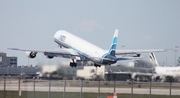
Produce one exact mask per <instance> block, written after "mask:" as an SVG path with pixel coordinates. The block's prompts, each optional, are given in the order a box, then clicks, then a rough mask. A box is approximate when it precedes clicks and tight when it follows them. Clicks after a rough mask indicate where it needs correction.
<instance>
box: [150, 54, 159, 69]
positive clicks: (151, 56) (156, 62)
mask: <svg viewBox="0 0 180 98" xmlns="http://www.w3.org/2000/svg"><path fill="white" fill-rule="evenodd" d="M149 57H150V61H151V62H152V63H153V64H154V65H155V66H159V64H158V61H157V59H156V56H155V54H154V53H149Z"/></svg>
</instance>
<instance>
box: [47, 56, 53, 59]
mask: <svg viewBox="0 0 180 98" xmlns="http://www.w3.org/2000/svg"><path fill="white" fill-rule="evenodd" d="M46 58H48V59H52V58H54V57H53V56H46Z"/></svg>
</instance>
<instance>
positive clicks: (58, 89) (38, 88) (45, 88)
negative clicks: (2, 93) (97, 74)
mask: <svg viewBox="0 0 180 98" xmlns="http://www.w3.org/2000/svg"><path fill="white" fill-rule="evenodd" d="M0 90H4V86H3V85H2V84H1V85H0ZM6 90H7V91H10V90H11V91H18V85H7V86H6ZM20 90H21V91H33V90H34V87H33V86H32V85H29V86H27V85H21V87H20ZM49 90H50V91H51V92H64V87H57V86H51V87H50V88H49V86H48V85H47V86H36V87H35V91H36V92H38V91H45V92H48V91H49ZM65 91H66V92H81V88H80V87H66V88H65ZM82 92H93V93H98V87H83V88H82ZM113 92H114V88H112V87H111V88H109V87H101V88H100V93H113ZM169 92H170V90H169V89H163V88H162V89H159V88H156V89H155V88H153V89H151V94H156V95H169V94H170V93H169ZM116 93H118V94H122V93H123V94H127V93H128V94H130V93H131V88H116ZM133 93H134V94H149V93H150V90H149V88H134V89H133ZM171 95H180V90H179V89H172V90H171Z"/></svg>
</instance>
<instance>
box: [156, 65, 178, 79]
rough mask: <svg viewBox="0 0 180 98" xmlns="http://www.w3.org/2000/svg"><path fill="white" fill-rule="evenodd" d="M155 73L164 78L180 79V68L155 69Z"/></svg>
mask: <svg viewBox="0 0 180 98" xmlns="http://www.w3.org/2000/svg"><path fill="white" fill-rule="evenodd" d="M155 72H156V73H157V74H158V75H162V76H172V77H180V67H155Z"/></svg>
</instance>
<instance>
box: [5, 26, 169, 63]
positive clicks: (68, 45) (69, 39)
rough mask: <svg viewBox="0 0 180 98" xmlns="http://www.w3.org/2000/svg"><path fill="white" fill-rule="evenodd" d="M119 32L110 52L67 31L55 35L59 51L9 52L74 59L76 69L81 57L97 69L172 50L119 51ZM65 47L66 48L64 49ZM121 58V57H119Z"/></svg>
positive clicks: (115, 35) (60, 31)
mask: <svg viewBox="0 0 180 98" xmlns="http://www.w3.org/2000/svg"><path fill="white" fill-rule="evenodd" d="M117 40H118V30H117V29H116V30H115V33H114V36H113V38H112V42H111V45H110V48H109V50H104V49H102V48H100V47H98V46H96V45H94V44H92V43H90V42H88V41H86V40H84V39H82V38H80V37H77V36H75V35H73V34H72V33H69V32H68V31H65V30H59V31H57V32H56V33H55V35H54V41H55V42H56V43H57V44H58V45H59V46H60V49H58V50H31V49H19V48H8V49H9V50H17V51H25V53H26V55H27V57H29V58H35V57H36V55H37V53H43V54H44V55H45V56H46V57H47V58H49V59H52V58H53V57H63V58H69V59H72V62H70V64H69V65H70V66H71V67H76V66H77V64H76V61H75V60H77V58H78V57H79V58H80V59H81V60H88V61H92V62H94V66H95V67H101V65H111V64H114V63H116V62H117V61H120V60H132V59H137V58H138V57H140V55H141V53H150V52H163V51H169V50H171V49H155V50H117V51H116V47H117ZM62 47H64V48H62ZM117 56H120V57H117Z"/></svg>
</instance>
